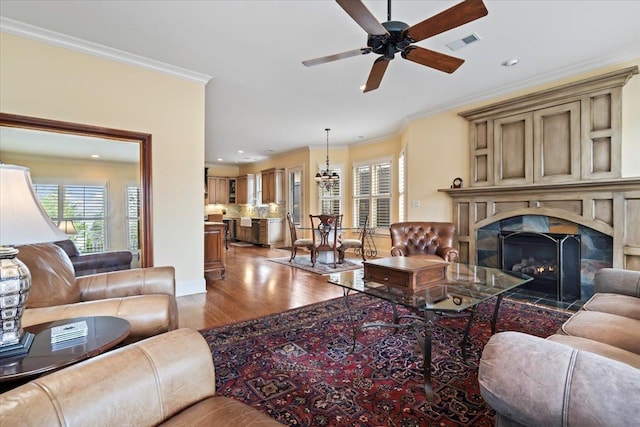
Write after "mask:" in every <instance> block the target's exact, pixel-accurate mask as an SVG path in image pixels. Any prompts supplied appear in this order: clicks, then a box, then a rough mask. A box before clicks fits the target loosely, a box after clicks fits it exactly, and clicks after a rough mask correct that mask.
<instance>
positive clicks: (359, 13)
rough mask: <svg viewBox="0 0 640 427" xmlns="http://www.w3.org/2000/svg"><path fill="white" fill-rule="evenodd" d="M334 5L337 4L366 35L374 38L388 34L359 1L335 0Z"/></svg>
mask: <svg viewBox="0 0 640 427" xmlns="http://www.w3.org/2000/svg"><path fill="white" fill-rule="evenodd" d="M336 3H338V4H339V5H340V7H341V8H343V9H344V11H345V12H347V13H348V14H349V16H351V18H353V20H354V21H356V23H357V24H358V25H360V26H361V27H362V29H363V30H365V31H366V32H367V34H371V35H374V36H382V35H385V34H389V32H388V31H387V30H386V29H385V28H384V27H383V26H382V24H381V23H380V22H379V21H378V20H377V19H376V17H375V16H373V14H372V13H371V12H370V11H369V9H367V7H366V6H365V5H364V4H363V3H362V1H361V0H336Z"/></svg>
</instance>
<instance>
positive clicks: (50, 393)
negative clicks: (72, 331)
mask: <svg viewBox="0 0 640 427" xmlns="http://www.w3.org/2000/svg"><path fill="white" fill-rule="evenodd" d="M215 384H216V379H215V368H214V366H213V359H212V358H211V349H210V348H209V345H208V344H207V342H206V341H205V340H204V338H203V337H202V336H201V335H200V334H199V333H197V332H196V331H193V330H190V329H179V330H177V331H172V332H168V333H166V334H162V335H159V336H156V337H152V338H148V339H146V340H143V341H139V342H137V343H135V344H131V345H128V346H126V347H122V348H120V349H117V350H114V351H111V352H108V353H105V354H102V355H100V356H97V357H95V358H93V359H89V360H86V361H84V362H81V363H78V364H77V365H73V366H70V367H67V368H64V369H62V370H60V371H57V372H54V373H51V374H49V375H45V376H42V377H40V378H37V379H35V380H32V381H31V382H29V383H27V384H24V385H22V386H20V387H17V388H15V389H13V390H10V391H7V392H5V393H3V394H1V395H0V425H2V426H34V427H36V426H38V427H40V426H65V427H75V426H95V427H97V426H155V425H163V426H169V425H171V426H174V425H180V426H207V425H210V426H220V427H224V426H232V427H240V426H242V427H253V426H258V427H267V426H280V425H282V424H279V423H278V422H276V421H275V420H273V419H272V418H270V417H268V416H267V415H266V414H263V413H261V412H259V411H258V410H256V409H254V408H252V407H250V406H249V405H246V404H244V403H242V402H239V401H237V400H233V399H230V398H227V397H222V396H216V388H215Z"/></svg>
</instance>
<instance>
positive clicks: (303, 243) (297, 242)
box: [287, 212, 313, 262]
mask: <svg viewBox="0 0 640 427" xmlns="http://www.w3.org/2000/svg"><path fill="white" fill-rule="evenodd" d="M287 223H288V224H289V232H290V233H291V257H290V258H289V262H291V261H293V260H294V258H295V257H296V255H297V253H298V248H307V249H309V250H311V248H312V247H313V240H312V239H299V238H298V230H297V229H296V224H295V223H294V222H293V218H292V217H291V214H290V213H289V212H287Z"/></svg>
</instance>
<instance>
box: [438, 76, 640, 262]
mask: <svg viewBox="0 0 640 427" xmlns="http://www.w3.org/2000/svg"><path fill="white" fill-rule="evenodd" d="M636 74H638V67H637V66H634V67H629V68H624V69H621V70H617V71H613V72H610V73H606V74H602V75H599V76H595V77H591V78H588V79H584V80H580V81H576V82H572V83H568V84H565V85H561V86H557V87H554V88H551V89H546V90H542V91H539V92H535V93H532V94H528V95H525V96H520V97H516V98H512V99H508V100H505V101H501V102H498V103H494V104H491V105H486V106H483V107H480V108H476V109H473V110H469V111H465V112H462V113H460V116H462V117H464V118H465V119H467V120H468V121H469V147H470V151H469V154H470V165H471V179H470V183H469V185H470V186H469V187H468V188H461V189H443V190H439V191H441V192H446V193H447V194H449V196H451V197H452V198H453V201H454V206H453V218H454V223H455V224H456V229H457V233H458V246H459V250H460V258H461V259H462V260H463V261H469V262H472V263H475V262H476V261H477V233H478V230H479V229H481V228H482V227H485V226H486V225H489V224H492V223H493V222H495V221H500V220H502V219H506V218H510V217H516V216H520V215H544V216H549V217H555V218H559V219H564V220H567V221H571V222H574V223H577V224H581V225H583V226H586V227H590V228H592V229H594V230H597V231H599V232H601V233H604V234H606V235H608V236H611V237H612V239H613V260H612V264H613V267H616V268H628V269H633V270H640V177H638V178H635V177H633V178H631V177H629V178H623V177H622V176H621V161H622V88H623V86H624V85H625V84H626V83H627V82H628V81H629V79H631V78H632V77H633V76H634V75H636Z"/></svg>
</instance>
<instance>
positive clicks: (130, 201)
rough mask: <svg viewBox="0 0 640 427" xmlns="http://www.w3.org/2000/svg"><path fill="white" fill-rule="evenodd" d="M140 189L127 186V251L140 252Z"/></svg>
mask: <svg viewBox="0 0 640 427" xmlns="http://www.w3.org/2000/svg"><path fill="white" fill-rule="evenodd" d="M139 224H140V188H139V187H135V186H129V185H127V237H128V240H129V250H130V251H133V252H138V251H139V250H140V232H139Z"/></svg>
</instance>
